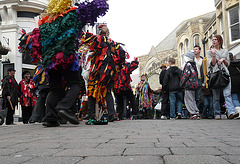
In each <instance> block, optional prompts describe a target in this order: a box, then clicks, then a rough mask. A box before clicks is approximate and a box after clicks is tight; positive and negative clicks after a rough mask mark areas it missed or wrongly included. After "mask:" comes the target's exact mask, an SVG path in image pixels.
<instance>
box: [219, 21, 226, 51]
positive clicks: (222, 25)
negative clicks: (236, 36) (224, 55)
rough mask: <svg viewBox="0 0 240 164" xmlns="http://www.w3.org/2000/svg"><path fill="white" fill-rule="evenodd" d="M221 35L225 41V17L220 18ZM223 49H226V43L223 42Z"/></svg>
mask: <svg viewBox="0 0 240 164" xmlns="http://www.w3.org/2000/svg"><path fill="white" fill-rule="evenodd" d="M220 35H221V36H222V38H223V40H225V39H224V23H223V17H221V18H220ZM223 47H224V42H223Z"/></svg>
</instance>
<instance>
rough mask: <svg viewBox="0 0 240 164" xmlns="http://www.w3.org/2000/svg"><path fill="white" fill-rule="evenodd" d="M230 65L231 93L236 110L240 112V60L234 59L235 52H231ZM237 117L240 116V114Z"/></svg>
mask: <svg viewBox="0 0 240 164" xmlns="http://www.w3.org/2000/svg"><path fill="white" fill-rule="evenodd" d="M229 58H230V65H229V67H228V70H229V73H230V77H231V86H232V89H231V93H232V101H233V105H234V107H235V110H236V112H238V113H239V114H240V85H239V83H240V60H237V59H234V58H233V54H232V53H231V52H230V53H229ZM237 118H240V116H238V117H237Z"/></svg>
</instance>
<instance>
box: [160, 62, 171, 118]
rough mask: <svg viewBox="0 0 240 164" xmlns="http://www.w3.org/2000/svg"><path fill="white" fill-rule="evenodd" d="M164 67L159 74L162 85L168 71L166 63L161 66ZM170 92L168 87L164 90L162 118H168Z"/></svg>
mask: <svg viewBox="0 0 240 164" xmlns="http://www.w3.org/2000/svg"><path fill="white" fill-rule="evenodd" d="M160 68H161V69H162V71H161V73H160V75H159V82H160V84H161V85H163V80H164V76H165V74H166V72H167V66H166V65H165V64H162V65H161V67H160ZM168 102H169V93H168V88H167V87H166V90H165V91H162V101H161V103H162V106H161V114H162V116H161V119H162V120H165V119H167V116H168V115H169V103H168Z"/></svg>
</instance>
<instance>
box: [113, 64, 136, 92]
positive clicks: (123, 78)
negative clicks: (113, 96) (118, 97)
mask: <svg viewBox="0 0 240 164" xmlns="http://www.w3.org/2000/svg"><path fill="white" fill-rule="evenodd" d="M138 64H139V62H138V61H137V60H135V61H132V62H131V63H126V64H125V65H124V66H123V68H121V69H120V70H117V72H116V75H115V78H114V92H115V93H119V92H120V91H126V90H130V89H131V84H130V82H131V81H132V79H131V77H130V75H131V74H132V72H133V71H134V70H135V69H137V68H138Z"/></svg>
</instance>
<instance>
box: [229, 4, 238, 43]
mask: <svg viewBox="0 0 240 164" xmlns="http://www.w3.org/2000/svg"><path fill="white" fill-rule="evenodd" d="M229 31H230V40H231V41H232V42H233V41H236V40H238V39H240V27H239V6H237V7H234V8H233V9H231V10H229Z"/></svg>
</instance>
